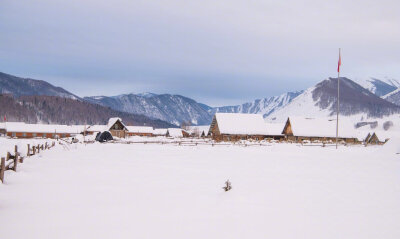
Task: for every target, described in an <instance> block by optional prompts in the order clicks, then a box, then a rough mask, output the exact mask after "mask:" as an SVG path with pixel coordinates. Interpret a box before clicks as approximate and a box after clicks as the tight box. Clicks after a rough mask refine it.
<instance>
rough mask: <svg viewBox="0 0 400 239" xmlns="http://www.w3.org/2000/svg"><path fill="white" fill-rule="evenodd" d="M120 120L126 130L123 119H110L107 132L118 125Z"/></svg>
mask: <svg viewBox="0 0 400 239" xmlns="http://www.w3.org/2000/svg"><path fill="white" fill-rule="evenodd" d="M118 120H119V122H121V124H122V125H123V126H124V127H125V128H126V126H125V124H124V123H123V122H122V119H121V118H118V117H114V118H110V119H109V120H108V124H107V130H110V129H111V127H112V126H113V125H114V124H115V123H117V121H118Z"/></svg>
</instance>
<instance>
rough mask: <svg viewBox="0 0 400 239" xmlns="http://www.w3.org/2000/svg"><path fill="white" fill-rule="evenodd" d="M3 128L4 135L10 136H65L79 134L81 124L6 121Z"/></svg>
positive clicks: (81, 128)
mask: <svg viewBox="0 0 400 239" xmlns="http://www.w3.org/2000/svg"><path fill="white" fill-rule="evenodd" d="M5 129H6V135H7V136H8V137H12V138H66V137H71V136H74V135H77V134H80V133H81V132H82V131H83V126H82V125H54V124H25V123H23V122H6V123H5Z"/></svg>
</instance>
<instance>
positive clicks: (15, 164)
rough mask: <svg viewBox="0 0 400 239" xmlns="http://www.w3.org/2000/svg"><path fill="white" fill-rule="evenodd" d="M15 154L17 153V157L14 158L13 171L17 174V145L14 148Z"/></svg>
mask: <svg viewBox="0 0 400 239" xmlns="http://www.w3.org/2000/svg"><path fill="white" fill-rule="evenodd" d="M14 152H15V156H14V167H13V170H14V171H15V172H16V171H17V164H18V146H17V145H15V147H14Z"/></svg>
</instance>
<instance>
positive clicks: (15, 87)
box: [0, 72, 79, 99]
mask: <svg viewBox="0 0 400 239" xmlns="http://www.w3.org/2000/svg"><path fill="white" fill-rule="evenodd" d="M0 93H1V94H12V95H14V96H16V97H19V96H22V95H49V96H59V97H65V98H70V99H79V97H78V96H76V95H74V94H72V93H71V92H69V91H66V90H64V89H63V88H61V87H56V86H53V85H52V84H50V83H48V82H46V81H42V80H34V79H29V78H21V77H17V76H12V75H8V74H5V73H1V72H0Z"/></svg>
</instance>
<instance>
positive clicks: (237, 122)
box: [208, 113, 268, 141]
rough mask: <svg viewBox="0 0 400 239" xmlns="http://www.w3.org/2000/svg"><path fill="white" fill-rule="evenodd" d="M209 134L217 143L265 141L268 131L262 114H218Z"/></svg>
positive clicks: (214, 118)
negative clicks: (250, 140) (249, 140)
mask: <svg viewBox="0 0 400 239" xmlns="http://www.w3.org/2000/svg"><path fill="white" fill-rule="evenodd" d="M208 134H209V135H210V137H212V139H214V140H216V141H238V140H248V139H252V140H263V139H265V138H266V137H267V136H268V130H267V126H266V124H265V122H264V119H263V117H262V115H260V114H237V113H216V114H215V115H214V117H213V120H212V122H211V125H210V129H209V133H208Z"/></svg>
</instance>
